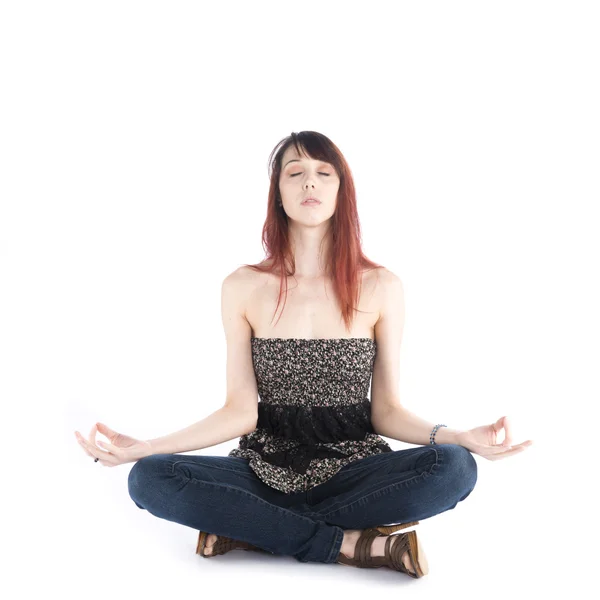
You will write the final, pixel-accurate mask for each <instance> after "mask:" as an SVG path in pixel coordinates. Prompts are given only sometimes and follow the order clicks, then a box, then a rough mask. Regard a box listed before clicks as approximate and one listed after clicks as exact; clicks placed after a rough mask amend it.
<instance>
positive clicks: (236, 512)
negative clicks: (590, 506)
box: [128, 444, 477, 563]
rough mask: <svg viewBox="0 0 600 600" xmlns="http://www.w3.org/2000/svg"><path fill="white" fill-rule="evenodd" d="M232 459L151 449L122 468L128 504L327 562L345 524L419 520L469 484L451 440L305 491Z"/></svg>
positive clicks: (375, 459) (462, 456)
mask: <svg viewBox="0 0 600 600" xmlns="http://www.w3.org/2000/svg"><path fill="white" fill-rule="evenodd" d="M248 462H249V461H248V459H246V458H239V457H234V456H204V455H190V454H153V455H150V456H146V457H144V458H142V459H140V460H138V461H137V462H136V463H135V464H134V465H133V467H132V469H131V471H130V472H129V479H128V488H129V495H130V496H131V499H132V500H133V501H134V502H135V504H136V505H137V506H138V507H139V508H142V509H145V510H147V511H148V512H149V513H151V514H153V515H154V516H156V517H159V518H161V519H166V520H167V521H174V522H176V523H180V524H181V525H186V526H187V527H192V528H193V529H197V530H198V531H206V532H208V533H214V534H216V535H223V536H228V537H231V538H233V539H236V540H242V541H245V542H249V543H251V544H253V545H255V546H258V547H259V548H262V549H263V550H267V551H268V552H271V553H272V554H280V555H288V556H293V557H294V558H296V559H297V560H298V561H300V562H324V563H334V562H336V561H337V558H338V555H339V553H340V549H341V545H342V539H343V530H345V529H365V528H367V527H374V526H377V525H391V524H395V523H405V522H408V521H421V520H423V519H428V518H429V517H432V516H434V515H437V514H439V513H442V512H444V511H446V510H450V509H452V508H454V507H455V506H456V505H457V503H458V502H460V501H461V500H464V499H465V498H466V497H467V496H468V495H469V494H470V493H471V491H472V490H473V488H474V487H475V482H476V481H477V463H476V462H475V459H474V458H473V455H472V454H471V452H470V451H469V450H467V449H466V448H464V447H463V446H459V445H456V444H437V445H433V446H432V445H429V446H417V447H414V448H409V449H406V450H395V451H392V452H384V453H381V454H374V455H372V456H368V457H366V458H363V459H360V460H358V461H355V462H352V463H350V464H347V465H345V466H344V467H342V469H341V470H340V471H338V472H337V473H336V474H335V475H334V476H333V477H332V478H331V479H329V480H328V481H326V482H324V483H322V484H320V485H317V486H315V487H313V488H312V489H309V490H306V491H302V492H297V493H293V494H285V493H283V492H281V491H279V490H276V489H275V488H272V487H270V486H268V485H267V484H265V483H264V482H263V481H262V480H261V479H260V478H259V477H258V476H257V475H256V473H254V471H253V470H252V469H251V468H250V467H249V465H248Z"/></svg>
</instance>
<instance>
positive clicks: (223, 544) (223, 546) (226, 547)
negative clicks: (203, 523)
mask: <svg viewBox="0 0 600 600" xmlns="http://www.w3.org/2000/svg"><path fill="white" fill-rule="evenodd" d="M209 535H210V534H209V533H207V532H206V531H201V532H200V534H199V535H198V545H197V546H196V554H199V555H200V556H202V557H203V558H212V557H213V556H217V555H219V554H225V553H226V552H229V551H230V550H236V549H238V548H239V549H240V550H253V551H255V552H264V553H265V554H271V552H268V551H267V550H263V549H262V548H259V547H258V546H253V545H252V544H249V543H248V542H242V541H240V540H234V539H232V538H229V537H226V536H224V535H219V536H217V541H216V542H215V543H214V544H213V546H212V547H211V550H212V554H205V553H204V550H205V548H206V540H207V539H208V536H209Z"/></svg>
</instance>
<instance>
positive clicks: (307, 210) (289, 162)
mask: <svg viewBox="0 0 600 600" xmlns="http://www.w3.org/2000/svg"><path fill="white" fill-rule="evenodd" d="M339 187H340V179H339V177H338V175H337V173H336V171H335V169H334V168H333V165H331V164H330V163H326V162H322V161H319V160H314V159H312V158H307V157H306V156H305V155H298V153H297V152H296V149H295V148H294V146H290V147H289V148H288V149H287V150H286V151H285V153H284V155H283V159H282V161H281V175H280V177H279V193H280V194H281V201H282V202H283V209H284V210H285V212H286V214H287V215H288V217H289V218H290V219H293V220H294V221H299V222H300V223H305V224H307V225H310V224H312V225H315V224H319V223H322V222H323V221H326V220H327V219H329V218H331V216H332V215H333V213H334V212H335V207H336V204H337V193H338V189H339ZM309 196H312V197H315V198H317V199H318V200H320V204H314V205H306V204H302V202H303V200H304V199H305V198H308V197H309Z"/></svg>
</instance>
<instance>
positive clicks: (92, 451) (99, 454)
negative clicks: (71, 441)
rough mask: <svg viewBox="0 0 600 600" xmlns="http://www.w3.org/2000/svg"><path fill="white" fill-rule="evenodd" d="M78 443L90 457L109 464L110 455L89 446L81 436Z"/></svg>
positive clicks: (91, 445)
mask: <svg viewBox="0 0 600 600" xmlns="http://www.w3.org/2000/svg"><path fill="white" fill-rule="evenodd" d="M79 443H80V444H81V445H82V446H83V447H84V449H85V450H86V451H87V453H88V454H89V455H90V456H92V457H94V458H98V459H100V460H105V461H107V462H110V457H111V455H110V454H109V453H108V452H104V451H103V450H100V448H98V447H97V446H95V445H93V444H90V443H89V442H88V441H87V440H86V439H85V438H84V437H83V436H81V439H80V440H79Z"/></svg>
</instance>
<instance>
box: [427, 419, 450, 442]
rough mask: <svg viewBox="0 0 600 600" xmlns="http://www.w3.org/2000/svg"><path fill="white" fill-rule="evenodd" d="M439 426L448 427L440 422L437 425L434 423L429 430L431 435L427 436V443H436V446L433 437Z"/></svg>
mask: <svg viewBox="0 0 600 600" xmlns="http://www.w3.org/2000/svg"><path fill="white" fill-rule="evenodd" d="M440 427H448V425H442V423H440V424H439V425H436V426H435V427H434V428H433V429H432V430H431V435H430V436H429V443H430V444H433V445H436V446H437V444H436V443H435V441H434V438H435V434H436V433H437V430H438V429H439V428H440Z"/></svg>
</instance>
